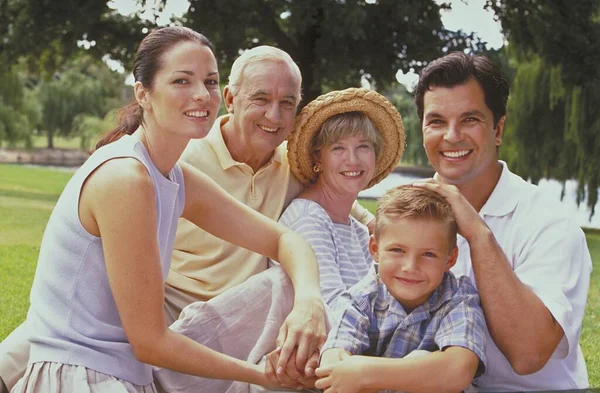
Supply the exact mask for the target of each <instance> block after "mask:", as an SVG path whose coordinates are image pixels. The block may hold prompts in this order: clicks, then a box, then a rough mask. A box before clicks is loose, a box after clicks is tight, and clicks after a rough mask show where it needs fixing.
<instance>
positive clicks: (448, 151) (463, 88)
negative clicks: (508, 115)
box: [423, 78, 504, 185]
mask: <svg viewBox="0 0 600 393" xmlns="http://www.w3.org/2000/svg"><path fill="white" fill-rule="evenodd" d="M503 128H504V117H502V118H501V119H500V121H499V122H498V125H497V126H496V127H494V116H493V114H492V111H491V110H490V108H488V107H487V105H486V104H485V101H484V93H483V89H482V88H481V86H480V85H479V83H478V82H477V80H475V79H473V78H471V79H469V80H468V81H467V82H466V83H464V84H462V85H457V86H454V87H440V86H431V87H430V89H429V90H428V91H426V92H425V95H424V97H423V146H424V147H425V151H426V153H427V157H428V158H429V162H430V163H431V165H432V166H433V168H434V169H435V170H436V172H437V173H438V176H440V178H441V179H440V180H442V181H444V182H446V183H450V184H457V185H458V184H465V183H469V182H472V181H476V180H479V179H482V178H484V177H489V176H490V174H492V173H493V171H494V168H495V167H496V164H497V161H498V153H497V147H498V146H500V143H501V142H502V132H503ZM492 177H493V176H492Z"/></svg>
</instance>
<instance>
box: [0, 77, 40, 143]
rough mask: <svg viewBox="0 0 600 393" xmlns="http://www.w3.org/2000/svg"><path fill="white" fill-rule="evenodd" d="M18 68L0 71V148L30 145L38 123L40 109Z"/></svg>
mask: <svg viewBox="0 0 600 393" xmlns="http://www.w3.org/2000/svg"><path fill="white" fill-rule="evenodd" d="M24 79H25V78H24V76H23V75H22V74H21V73H20V72H19V67H18V66H13V67H10V68H9V69H8V71H5V72H1V71H0V146H1V145H2V143H3V142H6V143H7V144H8V145H9V146H14V145H15V144H16V143H17V142H20V141H25V144H26V145H30V144H31V139H30V136H31V133H32V131H33V129H34V127H35V126H36V125H37V123H38V122H39V119H40V116H41V108H40V106H39V104H38V103H37V101H36V100H35V97H34V95H33V93H32V91H31V90H30V89H28V88H27V87H26V86H25V85H24Z"/></svg>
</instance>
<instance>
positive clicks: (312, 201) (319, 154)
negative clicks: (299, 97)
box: [280, 88, 405, 307]
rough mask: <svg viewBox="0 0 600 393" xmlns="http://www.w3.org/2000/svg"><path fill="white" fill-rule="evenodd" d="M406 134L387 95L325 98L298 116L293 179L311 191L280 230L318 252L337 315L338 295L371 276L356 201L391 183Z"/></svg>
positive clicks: (356, 92)
mask: <svg viewBox="0 0 600 393" xmlns="http://www.w3.org/2000/svg"><path fill="white" fill-rule="evenodd" d="M404 143H405V136H404V127H403V125H402V119H401V117H400V114H399V113H398V111H397V110H396V108H395V107H394V106H393V105H392V104H391V103H390V102H389V101H388V100H387V99H386V98H385V97H383V96H382V95H380V94H378V93H376V92H374V91H371V90H367V89H356V88H350V89H346V90H342V91H333V92H331V93H328V94H325V95H322V96H320V97H318V98H317V99H315V100H314V101H312V102H311V103H310V104H308V105H307V106H306V107H305V108H304V109H303V110H302V112H301V114H300V115H299V116H298V119H297V121H296V127H295V129H294V132H293V133H292V135H291V137H290V141H289V144H288V156H289V159H290V166H291V169H292V171H293V173H294V175H295V176H296V177H297V178H298V179H299V180H300V181H302V182H303V183H304V184H305V185H306V186H307V187H306V189H305V190H304V192H302V193H301V194H300V195H299V196H298V198H297V199H295V200H293V201H292V203H291V204H290V205H289V206H288V208H287V209H286V210H285V211H284V213H283V214H282V216H281V218H280V223H282V224H283V225H285V226H287V227H289V228H291V229H293V230H294V231H295V232H297V233H298V234H300V235H301V236H302V237H303V238H304V239H305V240H306V241H308V243H309V244H310V245H311V246H312V248H313V250H314V252H315V254H316V256H317V261H318V263H319V270H320V279H321V293H322V295H323V298H324V300H325V302H326V303H327V304H328V305H329V306H330V307H334V305H335V303H336V302H337V300H338V299H339V295H340V294H342V293H343V292H344V290H346V289H347V288H349V287H350V286H352V285H354V284H356V283H357V282H358V281H359V280H360V279H361V278H363V277H364V275H365V274H366V273H367V271H368V269H369V267H370V265H371V263H372V260H371V256H370V255H369V250H368V246H369V233H368V230H367V228H366V227H365V226H364V225H362V224H361V223H359V222H358V221H357V220H356V219H355V218H353V217H352V216H350V209H351V208H352V204H353V203H354V201H356V198H357V197H358V193H359V192H360V191H362V190H364V189H365V188H369V187H372V186H373V185H375V184H376V183H378V182H379V181H380V180H381V179H383V178H384V177H386V176H387V175H388V174H389V173H390V172H391V171H392V170H393V169H394V167H395V166H396V165H397V163H398V161H399V159H400V157H401V155H402V152H403V151H404Z"/></svg>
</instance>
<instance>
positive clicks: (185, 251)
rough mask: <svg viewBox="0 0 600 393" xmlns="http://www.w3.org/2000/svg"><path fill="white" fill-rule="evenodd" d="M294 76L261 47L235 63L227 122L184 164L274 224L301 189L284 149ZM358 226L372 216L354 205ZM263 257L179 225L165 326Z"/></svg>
mask: <svg viewBox="0 0 600 393" xmlns="http://www.w3.org/2000/svg"><path fill="white" fill-rule="evenodd" d="M301 84H302V76H301V74H300V69H299V68H298V66H297V65H296V63H294V61H293V60H292V58H291V57H290V56H289V55H288V54H287V53H285V52H284V51H282V50H280V49H277V48H274V47H270V46H259V47H256V48H253V49H250V50H247V51H245V52H244V53H243V54H242V55H241V56H240V57H239V58H237V59H236V61H235V62H234V63H233V67H232V69H231V74H230V76H229V84H228V85H227V86H225V88H224V90H223V97H224V103H225V106H226V108H227V111H228V112H229V114H228V115H225V116H222V117H220V118H218V119H217V121H216V122H215V125H214V126H213V128H212V129H211V131H210V133H209V134H208V135H207V136H206V137H205V138H203V139H197V140H192V141H191V142H190V143H189V144H188V147H187V149H186V151H185V152H184V153H183V156H182V159H183V160H184V161H186V162H188V163H190V164H191V165H193V166H195V167H196V168H199V169H200V170H202V171H203V172H204V173H206V174H208V175H209V176H210V177H212V178H213V179H215V180H216V181H217V183H219V184H220V185H221V186H222V187H223V188H224V189H225V190H227V191H228V192H229V193H230V194H232V195H233V196H234V197H235V198H236V199H238V200H239V201H242V202H244V203H245V204H246V205H248V206H250V207H251V208H253V209H255V210H257V211H259V212H260V213H262V214H264V215H265V216H267V217H270V218H272V219H273V220H278V219H279V216H280V215H281V213H282V211H283V209H285V207H286V206H287V205H288V204H289V203H290V201H291V200H292V199H294V198H295V197H296V196H297V195H298V194H299V193H300V191H301V190H302V185H301V184H300V183H299V181H298V180H296V178H295V177H294V176H293V175H291V173H290V169H289V164H288V161H287V154H286V147H285V144H284V143H282V142H283V141H284V140H285V138H286V137H287V136H288V134H289V133H290V132H291V131H292V129H293V128H294V119H295V116H296V109H297V107H298V104H299V102H300V100H301V93H300V89H301ZM353 215H354V216H355V217H357V218H359V220H360V221H362V222H363V223H368V222H370V221H371V220H372V219H373V216H372V215H371V214H370V213H369V212H368V211H366V210H365V209H362V208H361V207H360V205H358V204H356V205H355V208H354V210H353ZM267 265H268V261H267V258H265V257H263V256H262V255H258V254H255V253H252V252H250V251H248V250H246V249H243V248H240V247H236V246H234V245H232V244H229V243H226V242H223V241H222V240H221V239H219V238H216V237H214V236H212V235H210V234H208V233H207V232H205V231H203V230H202V229H200V228H198V227H197V226H195V225H193V224H192V223H190V222H189V221H186V220H184V219H180V221H179V224H178V228H177V235H176V238H175V246H174V251H173V257H172V263H171V272H170V273H169V276H168V278H167V285H166V301H165V309H166V311H167V314H168V317H169V318H170V319H171V321H174V320H175V319H177V317H178V316H179V313H180V312H181V310H182V309H183V308H184V307H185V306H187V305H188V304H190V303H192V302H194V301H198V300H208V299H211V298H213V297H215V296H217V295H219V294H221V293H222V292H223V291H225V290H227V289H229V288H231V287H233V286H235V285H238V284H240V283H242V282H244V281H246V280H247V279H248V278H249V277H251V276H253V275H255V274H256V273H259V272H261V271H264V270H265V269H267Z"/></svg>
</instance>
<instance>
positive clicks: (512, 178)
mask: <svg viewBox="0 0 600 393" xmlns="http://www.w3.org/2000/svg"><path fill="white" fill-rule="evenodd" d="M508 90H509V89H508V83H507V81H506V78H505V77H504V75H503V73H502V71H501V70H500V69H499V68H498V67H497V66H496V65H494V64H493V63H492V62H491V61H490V60H489V59H487V58H485V57H483V56H470V55H466V54H464V53H451V54H448V55H446V56H444V57H442V58H440V59H437V60H435V61H433V62H432V63H430V64H429V65H428V66H427V67H426V68H425V69H424V70H423V71H422V73H421V75H420V79H419V82H418V85H417V88H416V91H415V100H416V105H417V109H418V113H419V116H420V118H421V121H422V125H423V145H424V147H425V150H426V152H427V156H428V158H429V161H430V162H431V165H432V166H433V167H434V169H435V170H436V175H435V177H434V179H431V180H427V181H422V182H419V183H417V184H415V185H417V186H419V187H424V188H427V189H430V190H433V191H436V192H438V193H439V194H440V195H442V196H443V197H445V198H446V199H447V200H448V202H449V203H450V205H451V206H452V208H453V210H454V214H455V215H456V220H457V223H458V228H459V234H460V236H459V241H458V244H459V249H460V251H459V260H458V262H457V263H456V266H455V267H454V268H453V272H454V273H455V274H456V275H457V276H463V275H466V276H469V277H470V278H471V280H472V281H473V283H474V284H475V285H476V287H477V288H478V291H479V295H480V298H481V304H482V307H483V310H484V313H485V317H486V323H487V335H488V344H487V346H486V357H487V360H488V367H487V370H486V372H485V374H484V375H483V376H481V377H480V378H479V379H478V380H477V381H476V383H477V384H478V385H479V389H480V390H481V391H494V392H498V391H534V390H559V389H582V388H587V387H588V376H587V370H586V366H585V362H584V359H583V355H582V352H581V348H580V347H579V337H580V335H581V323H582V320H583V316H584V311H585V304H586V301H587V295H588V289H589V280H590V273H591V269H592V263H591V258H590V254H589V251H588V248H587V245H586V241H585V236H584V234H583V231H582V230H581V228H580V227H579V226H578V225H577V224H576V223H575V222H573V221H572V220H571V219H570V218H569V217H568V215H567V214H565V213H563V211H562V208H561V206H560V204H559V203H558V202H557V201H549V200H548V199H547V198H546V197H545V196H544V195H542V193H541V192H540V191H539V189H538V187H537V186H534V185H531V184H529V183H527V182H526V181H524V180H523V179H522V178H520V177H519V176H517V175H515V174H513V173H511V172H510V171H509V170H508V168H507V166H506V163H505V162H503V161H500V160H498V147H499V146H500V144H501V142H502V136H503V131H504V121H505V118H506V102H507V99H508Z"/></svg>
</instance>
